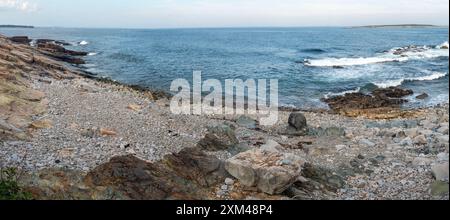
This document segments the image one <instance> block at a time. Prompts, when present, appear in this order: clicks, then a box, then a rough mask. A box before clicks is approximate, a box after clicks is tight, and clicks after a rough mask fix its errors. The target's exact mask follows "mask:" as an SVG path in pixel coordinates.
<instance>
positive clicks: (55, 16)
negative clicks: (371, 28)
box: [0, 0, 449, 28]
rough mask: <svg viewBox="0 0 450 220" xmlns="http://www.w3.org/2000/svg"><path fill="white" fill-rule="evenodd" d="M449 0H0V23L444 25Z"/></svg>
mask: <svg viewBox="0 0 450 220" xmlns="http://www.w3.org/2000/svg"><path fill="white" fill-rule="evenodd" d="M448 8H449V0H0V24H24V25H35V26H63V27H128V28H174V27H259V26H354V25H369V24H404V23H420V24H436V25H448V20H449V10H448Z"/></svg>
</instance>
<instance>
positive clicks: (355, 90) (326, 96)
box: [325, 87, 361, 99]
mask: <svg viewBox="0 0 450 220" xmlns="http://www.w3.org/2000/svg"><path fill="white" fill-rule="evenodd" d="M360 91H361V88H360V87H358V88H356V89H354V90H348V91H344V92H337V93H333V92H329V93H328V94H326V95H325V98H326V99H328V98H330V97H336V96H344V95H346V94H351V93H358V92H360Z"/></svg>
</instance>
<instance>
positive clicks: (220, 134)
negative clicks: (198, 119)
mask: <svg viewBox="0 0 450 220" xmlns="http://www.w3.org/2000/svg"><path fill="white" fill-rule="evenodd" d="M238 144H239V140H238V139H237V138H236V134H235V131H234V129H232V128H231V127H230V126H228V125H224V124H222V125H218V126H213V127H209V128H208V133H207V134H206V135H205V137H204V138H203V139H202V140H201V141H200V142H199V143H198V146H199V147H200V148H202V149H204V150H208V151H221V150H229V149H232V148H234V147H235V146H236V145H238Z"/></svg>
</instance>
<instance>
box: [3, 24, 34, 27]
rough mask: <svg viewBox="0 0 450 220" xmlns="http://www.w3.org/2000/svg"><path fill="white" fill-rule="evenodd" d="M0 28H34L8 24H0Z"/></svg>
mask: <svg viewBox="0 0 450 220" xmlns="http://www.w3.org/2000/svg"><path fill="white" fill-rule="evenodd" d="M0 28H34V26H28V25H10V24H6V25H1V24H0Z"/></svg>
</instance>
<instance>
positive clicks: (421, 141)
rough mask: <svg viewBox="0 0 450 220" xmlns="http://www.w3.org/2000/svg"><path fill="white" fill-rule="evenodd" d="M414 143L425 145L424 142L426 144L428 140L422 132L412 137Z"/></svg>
mask: <svg viewBox="0 0 450 220" xmlns="http://www.w3.org/2000/svg"><path fill="white" fill-rule="evenodd" d="M414 144H417V145H425V144H428V140H427V138H426V137H425V135H423V134H422V135H419V136H417V137H415V138H414Z"/></svg>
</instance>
